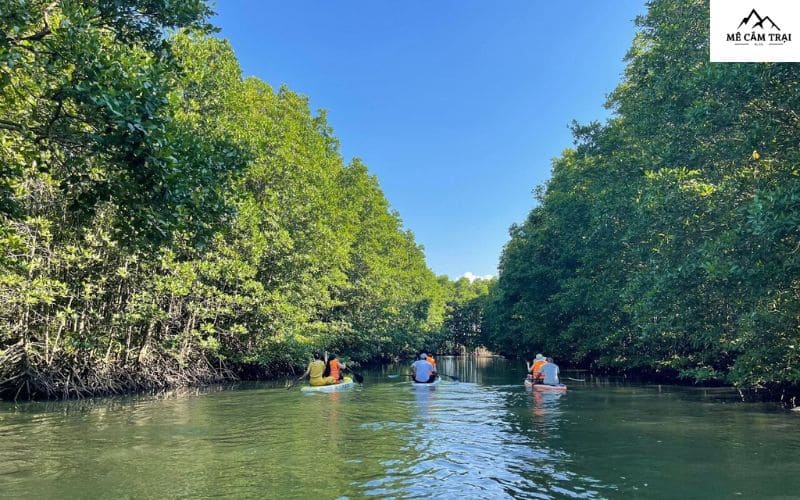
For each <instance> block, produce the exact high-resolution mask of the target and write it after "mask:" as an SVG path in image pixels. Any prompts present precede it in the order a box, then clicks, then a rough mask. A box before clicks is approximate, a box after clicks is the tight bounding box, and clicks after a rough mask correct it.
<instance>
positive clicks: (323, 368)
mask: <svg viewBox="0 0 800 500" xmlns="http://www.w3.org/2000/svg"><path fill="white" fill-rule="evenodd" d="M313 357H314V359H312V360H311V361H310V362H309V363H308V367H307V368H306V372H305V373H304V374H303V375H301V376H300V378H304V377H306V376H307V377H308V383H309V384H310V385H312V386H315V387H316V386H320V385H331V384H340V383H341V382H342V380H343V379H344V372H345V370H348V368H347V366H345V364H344V363H342V362H341V361H339V358H337V357H336V354H331V355H328V353H327V352H326V353H325V355H324V357H323V355H322V354H321V353H319V352H315V353H314V354H313Z"/></svg>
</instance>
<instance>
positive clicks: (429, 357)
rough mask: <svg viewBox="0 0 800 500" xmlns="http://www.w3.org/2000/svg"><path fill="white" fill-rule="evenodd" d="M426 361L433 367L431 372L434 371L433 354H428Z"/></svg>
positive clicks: (434, 359)
mask: <svg viewBox="0 0 800 500" xmlns="http://www.w3.org/2000/svg"><path fill="white" fill-rule="evenodd" d="M427 361H428V363H430V364H432V365H433V370H434V371H436V358H434V357H433V354H428V359H427Z"/></svg>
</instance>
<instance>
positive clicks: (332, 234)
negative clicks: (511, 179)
mask: <svg viewBox="0 0 800 500" xmlns="http://www.w3.org/2000/svg"><path fill="white" fill-rule="evenodd" d="M209 15H210V11H209V9H208V7H207V6H206V5H205V3H204V2H201V1H199V0H170V1H164V0H160V1H152V0H147V1H143V0H120V1H115V2H101V1H98V2H86V1H82V2H73V1H64V2H54V3H52V4H51V3H45V2H40V1H35V0H12V1H11V2H5V3H3V6H2V7H0V28H2V29H0V33H2V35H0V36H2V38H0V143H1V144H2V146H3V147H2V148H0V162H2V164H3V166H4V168H3V169H2V170H1V171H0V218H1V219H0V353H1V354H0V380H2V381H3V382H2V383H0V394H2V395H3V396H6V397H17V396H50V397H53V396H59V397H60V396H75V395H78V396H80V395H84V394H97V393H113V392H121V391H126V390H133V389H140V388H143V387H163V386H165V385H175V384H182V383H196V382H204V381H209V380H216V379H219V378H225V377H230V376H231V375H233V374H234V373H236V372H239V373H242V374H246V375H250V374H257V375H270V374H276V373H279V372H284V371H287V370H292V369H294V368H295V367H296V366H297V365H298V364H304V361H305V358H306V357H307V356H308V355H309V353H310V352H311V351H312V350H314V349H324V348H327V349H331V350H336V351H338V352H340V353H345V351H346V353H347V354H349V355H351V356H352V358H353V359H356V360H359V361H367V360H370V359H381V358H387V357H392V356H397V355H400V354H403V353H407V352H412V351H415V350H417V349H419V348H421V346H423V345H424V344H425V342H426V339H427V338H428V336H429V334H430V333H431V332H438V331H439V329H440V327H441V324H442V321H443V320H444V309H445V303H444V294H443V292H442V289H441V286H440V283H439V282H438V281H437V279H436V277H435V276H434V275H433V273H432V272H431V271H430V270H429V269H428V268H427V266H426V264H425V259H424V254H423V252H422V249H421V247H420V246H419V245H417V244H416V243H415V241H414V236H413V234H411V232H409V231H406V230H404V229H403V227H402V222H401V220H400V218H399V216H398V215H397V214H396V213H395V212H393V211H391V209H390V207H389V204H388V202H387V200H386V198H385V196H384V195H383V193H382V191H381V190H380V188H379V186H378V183H377V180H376V179H375V178H374V177H373V176H371V175H370V174H369V173H368V171H367V168H366V167H365V166H364V165H363V164H362V163H361V162H360V161H358V160H354V161H353V162H352V163H351V164H350V165H345V164H344V162H343V160H342V157H341V155H340V153H339V151H338V142H337V140H336V138H335V137H334V136H333V132H332V130H331V128H330V127H329V126H328V124H327V122H326V119H325V115H324V113H322V112H320V113H319V114H316V115H314V114H312V113H311V111H310V110H309V109H308V100H307V99H306V98H305V97H303V96H300V95H298V94H295V93H294V92H292V91H290V90H289V89H286V88H281V89H279V90H278V91H274V90H273V89H272V88H270V87H269V86H268V85H267V84H265V83H264V82H262V81H260V80H257V79H254V78H249V79H243V78H242V76H241V70H240V68H239V65H238V62H237V60H236V57H235V55H234V54H233V51H232V50H231V48H230V46H229V45H228V44H227V42H224V41H220V40H217V39H214V38H211V37H208V36H207V33H208V32H209V31H210V30H211V28H210V26H208V25H207V22H206V20H207V18H208V16H209ZM165 33H172V34H169V35H168V36H165V35H164V34H165Z"/></svg>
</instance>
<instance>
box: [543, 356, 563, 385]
mask: <svg viewBox="0 0 800 500" xmlns="http://www.w3.org/2000/svg"><path fill="white" fill-rule="evenodd" d="M558 372H559V370H558V365H557V364H555V363H554V362H553V358H547V363H545V364H543V365H542V367H541V368H540V369H539V374H540V375H543V376H544V379H543V380H542V384H544V385H559V384H560V383H561V382H560V381H559V380H558Z"/></svg>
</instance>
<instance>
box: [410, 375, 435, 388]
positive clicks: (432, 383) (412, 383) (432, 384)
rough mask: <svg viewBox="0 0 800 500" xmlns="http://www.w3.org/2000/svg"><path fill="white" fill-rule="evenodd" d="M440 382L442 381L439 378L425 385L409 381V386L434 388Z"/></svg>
mask: <svg viewBox="0 0 800 500" xmlns="http://www.w3.org/2000/svg"><path fill="white" fill-rule="evenodd" d="M440 380H442V378H441V377H436V380H434V381H433V382H429V383H426V384H421V383H419V382H415V381H413V380H412V381H411V385H413V386H414V387H436V386H437V385H439V381H440Z"/></svg>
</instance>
